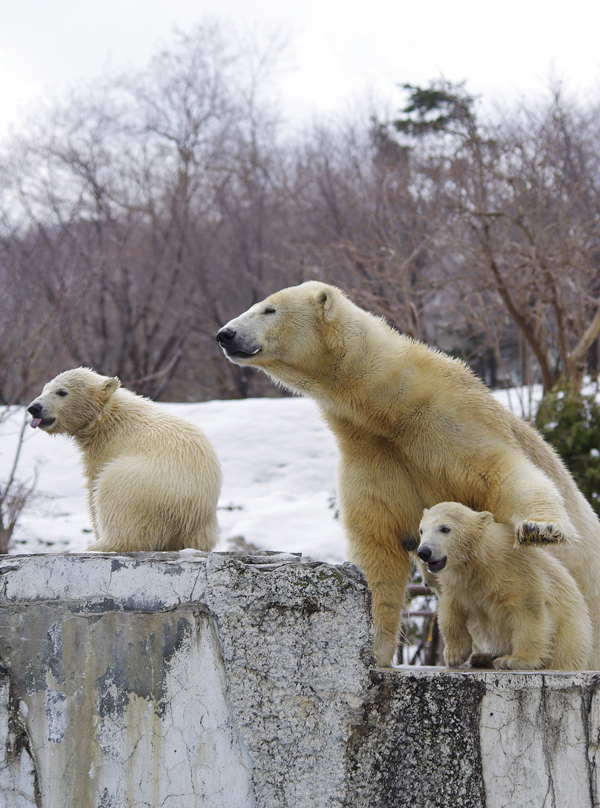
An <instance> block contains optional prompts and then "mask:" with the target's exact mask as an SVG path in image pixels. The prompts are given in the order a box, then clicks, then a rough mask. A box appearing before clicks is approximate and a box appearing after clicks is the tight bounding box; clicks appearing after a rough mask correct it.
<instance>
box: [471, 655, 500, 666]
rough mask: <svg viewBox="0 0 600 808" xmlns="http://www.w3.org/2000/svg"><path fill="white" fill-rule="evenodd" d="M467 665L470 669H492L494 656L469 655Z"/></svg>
mask: <svg viewBox="0 0 600 808" xmlns="http://www.w3.org/2000/svg"><path fill="white" fill-rule="evenodd" d="M467 665H468V666H469V667H470V668H493V667H494V656H493V654H471V656H470V657H469V659H468V660H467Z"/></svg>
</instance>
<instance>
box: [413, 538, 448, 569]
mask: <svg viewBox="0 0 600 808" xmlns="http://www.w3.org/2000/svg"><path fill="white" fill-rule="evenodd" d="M417 555H418V556H419V558H420V559H421V561H422V562H423V563H424V564H427V569H428V570H429V572H441V570H443V569H444V567H445V566H446V561H447V560H448V557H447V556H442V557H441V558H434V555H433V550H432V549H431V547H428V546H427V545H426V544H422V545H421V546H420V547H419V549H418V550H417Z"/></svg>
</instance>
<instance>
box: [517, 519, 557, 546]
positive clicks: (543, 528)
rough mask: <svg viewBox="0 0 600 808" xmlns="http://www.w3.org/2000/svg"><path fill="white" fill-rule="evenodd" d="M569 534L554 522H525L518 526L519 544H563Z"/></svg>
mask: <svg viewBox="0 0 600 808" xmlns="http://www.w3.org/2000/svg"><path fill="white" fill-rule="evenodd" d="M565 541H567V536H566V535H565V533H564V532H563V531H562V530H561V528H560V525H556V524H554V523H553V522H523V523H522V524H520V525H519V527H518V528H517V544H562V542H565Z"/></svg>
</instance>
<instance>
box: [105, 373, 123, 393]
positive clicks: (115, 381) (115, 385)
mask: <svg viewBox="0 0 600 808" xmlns="http://www.w3.org/2000/svg"><path fill="white" fill-rule="evenodd" d="M120 386H121V379H119V378H117V376H111V378H110V379H105V380H104V381H103V382H102V387H101V390H102V391H103V392H104V393H106V395H107V396H112V394H113V393H114V392H115V390H118V389H119V387H120Z"/></svg>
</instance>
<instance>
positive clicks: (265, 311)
mask: <svg viewBox="0 0 600 808" xmlns="http://www.w3.org/2000/svg"><path fill="white" fill-rule="evenodd" d="M263 314H275V309H274V308H273V306H267V308H266V309H265V310H264V311H263Z"/></svg>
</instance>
